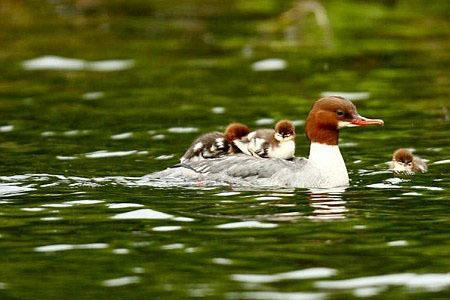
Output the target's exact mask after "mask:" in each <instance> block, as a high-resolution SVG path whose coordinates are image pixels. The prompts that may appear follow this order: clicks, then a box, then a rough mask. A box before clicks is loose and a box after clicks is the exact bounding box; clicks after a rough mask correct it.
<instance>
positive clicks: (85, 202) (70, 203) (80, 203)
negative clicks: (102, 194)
mask: <svg viewBox="0 0 450 300" xmlns="http://www.w3.org/2000/svg"><path fill="white" fill-rule="evenodd" d="M103 202H105V201H103V200H74V201H66V202H63V203H64V204H69V205H91V204H99V203H103Z"/></svg>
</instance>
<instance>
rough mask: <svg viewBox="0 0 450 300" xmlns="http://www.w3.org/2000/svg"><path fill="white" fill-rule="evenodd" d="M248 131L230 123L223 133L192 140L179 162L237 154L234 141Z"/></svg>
mask: <svg viewBox="0 0 450 300" xmlns="http://www.w3.org/2000/svg"><path fill="white" fill-rule="evenodd" d="M249 132H250V129H249V128H248V127H247V126H246V125H244V124H241V123H231V124H229V125H228V126H227V128H226V129H225V132H224V133H222V132H209V133H205V134H203V135H201V136H199V137H198V138H197V139H195V140H194V142H193V143H192V145H191V146H190V147H189V149H188V150H187V151H186V152H185V153H184V155H183V156H182V157H181V158H180V162H181V163H184V162H187V161H196V160H200V159H208V158H217V157H221V156H224V155H228V154H235V153H239V152H240V150H239V148H237V147H236V146H235V145H234V144H233V141H234V140H239V139H241V138H243V137H245V136H246V135H247V134H248V133H249Z"/></svg>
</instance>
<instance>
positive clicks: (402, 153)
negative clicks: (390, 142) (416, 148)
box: [392, 148, 414, 164]
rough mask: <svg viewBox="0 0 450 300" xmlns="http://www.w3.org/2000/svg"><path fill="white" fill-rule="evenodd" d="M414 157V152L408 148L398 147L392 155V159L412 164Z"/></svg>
mask: <svg viewBox="0 0 450 300" xmlns="http://www.w3.org/2000/svg"><path fill="white" fill-rule="evenodd" d="M413 159H414V156H413V154H412V153H411V151H409V150H408V149H404V148H400V149H397V150H396V151H395V152H394V154H393V155H392V160H394V161H397V162H401V163H404V164H411V163H412V161H413Z"/></svg>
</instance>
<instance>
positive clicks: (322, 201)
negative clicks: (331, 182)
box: [309, 188, 347, 220]
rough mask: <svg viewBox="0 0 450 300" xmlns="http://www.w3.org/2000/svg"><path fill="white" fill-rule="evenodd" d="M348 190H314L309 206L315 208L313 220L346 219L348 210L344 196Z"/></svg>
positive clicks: (310, 193)
mask: <svg viewBox="0 0 450 300" xmlns="http://www.w3.org/2000/svg"><path fill="white" fill-rule="evenodd" d="M345 190H346V188H333V189H314V190H310V192H309V205H310V206H311V207H312V208H313V212H312V215H311V216H309V218H310V219H312V220H335V219H343V218H345V213H346V212H347V208H346V207H345V203H346V202H345V201H344V200H342V194H343V193H344V192H345Z"/></svg>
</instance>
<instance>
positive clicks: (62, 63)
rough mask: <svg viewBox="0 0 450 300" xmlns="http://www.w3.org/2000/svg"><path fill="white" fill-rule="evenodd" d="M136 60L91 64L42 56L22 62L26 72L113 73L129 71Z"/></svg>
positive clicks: (94, 62)
mask: <svg viewBox="0 0 450 300" xmlns="http://www.w3.org/2000/svg"><path fill="white" fill-rule="evenodd" d="M133 66H134V60H131V59H130V60H102V61H93V62H89V61H86V60H83V59H76V58H66V57H60V56H55V55H47V56H41V57H38V58H34V59H30V60H26V61H24V62H22V67H23V68H24V69H25V70H64V71H80V70H87V71H97V72H111V71H120V70H125V69H129V68H131V67H133Z"/></svg>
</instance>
